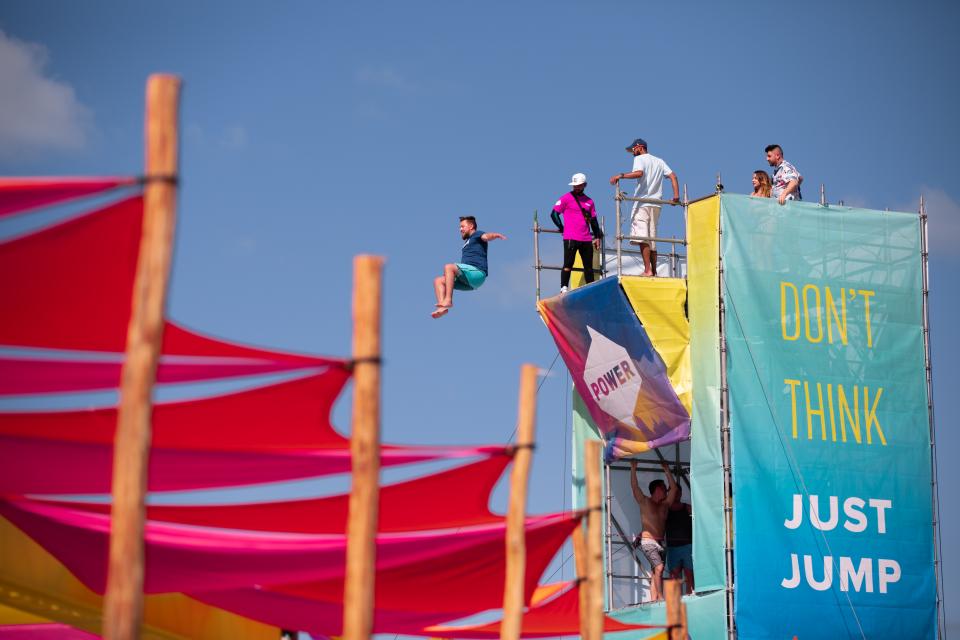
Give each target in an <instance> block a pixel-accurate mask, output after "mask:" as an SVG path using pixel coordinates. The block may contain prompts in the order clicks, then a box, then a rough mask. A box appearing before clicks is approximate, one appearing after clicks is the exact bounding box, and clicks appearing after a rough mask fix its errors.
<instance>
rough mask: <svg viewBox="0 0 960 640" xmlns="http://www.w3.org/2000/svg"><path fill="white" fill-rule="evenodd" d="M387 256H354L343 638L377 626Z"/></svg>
mask: <svg viewBox="0 0 960 640" xmlns="http://www.w3.org/2000/svg"><path fill="white" fill-rule="evenodd" d="M382 286H383V258H381V257H378V256H357V257H356V258H354V260H353V359H354V369H353V426H352V427H351V432H350V455H351V457H352V468H353V485H352V487H351V489H350V515H349V519H348V520H347V566H346V580H345V582H344V589H343V638H344V640H366V639H367V638H369V637H370V634H371V633H372V631H373V606H374V598H373V594H374V583H375V577H376V563H377V540H376V536H377V517H378V513H379V507H380V301H381V297H382Z"/></svg>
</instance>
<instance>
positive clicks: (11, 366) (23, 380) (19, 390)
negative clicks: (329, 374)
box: [0, 354, 342, 396]
mask: <svg viewBox="0 0 960 640" xmlns="http://www.w3.org/2000/svg"><path fill="white" fill-rule="evenodd" d="M117 355H118V356H119V354H117ZM325 363H329V364H332V365H335V366H342V363H341V361H338V360H324V359H321V358H315V359H310V360H306V361H304V362H294V361H278V360H265V359H257V358H225V357H197V358H189V359H184V358H180V357H171V356H161V357H160V363H159V366H158V367H157V382H158V383H159V384H168V383H182V382H202V381H207V380H222V379H225V378H236V377H241V376H253V375H263V374H270V373H282V372H286V371H295V370H299V369H307V368H315V367H321V366H324V365H325ZM121 366H122V364H121V362H120V361H119V360H117V361H113V362H111V361H104V360H102V359H97V360H78V359H70V360H64V359H52V358H21V357H2V356H0V396H5V395H26V394H35V393H54V392H74V391H93V390H97V389H116V388H118V387H119V386H120V368H121Z"/></svg>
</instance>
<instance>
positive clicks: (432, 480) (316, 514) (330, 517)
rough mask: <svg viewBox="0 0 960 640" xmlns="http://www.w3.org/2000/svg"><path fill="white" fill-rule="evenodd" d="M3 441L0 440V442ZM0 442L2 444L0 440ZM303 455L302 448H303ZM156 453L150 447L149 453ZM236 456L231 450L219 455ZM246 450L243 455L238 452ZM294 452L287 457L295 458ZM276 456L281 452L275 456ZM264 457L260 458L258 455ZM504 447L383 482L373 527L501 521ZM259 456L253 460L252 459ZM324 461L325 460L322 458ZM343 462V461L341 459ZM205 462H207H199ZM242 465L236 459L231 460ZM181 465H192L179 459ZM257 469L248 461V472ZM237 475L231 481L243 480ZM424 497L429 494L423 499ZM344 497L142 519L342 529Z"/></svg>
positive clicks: (96, 508) (179, 511)
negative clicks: (496, 495) (496, 505)
mask: <svg viewBox="0 0 960 640" xmlns="http://www.w3.org/2000/svg"><path fill="white" fill-rule="evenodd" d="M2 442H3V441H2V440H0V443H2ZM0 446H3V445H2V444H0ZM455 451H457V452H458V453H474V452H476V453H479V452H480V451H479V450H477V449H463V450H455ZM304 453H305V454H306V453H308V452H304ZM384 453H385V456H386V457H385V458H384V460H386V462H387V464H389V463H390V461H391V460H393V459H395V458H396V456H398V455H400V454H404V455H411V454H410V453H407V452H406V450H391V449H388V450H386V451H385V452H384ZM152 455H153V456H155V455H156V452H154V453H153V454H152ZM225 455H236V454H225ZM241 455H247V454H241ZM299 455H300V454H294V455H291V456H289V458H290V459H293V460H297V459H298V458H297V457H296V456H299ZM276 457H279V458H281V460H283V459H286V458H285V457H284V456H276ZM0 458H2V454H0ZM252 458H253V461H254V464H258V465H262V464H264V463H265V461H266V462H269V461H270V460H271V459H272V457H271V456H266V455H263V454H256V455H253V456H252ZM263 459H265V461H264V460H263ZM510 460H511V458H510V456H508V455H507V453H506V451H505V450H501V451H499V452H497V453H494V454H492V455H490V456H489V457H485V458H484V459H482V460H479V461H477V462H471V463H469V464H465V465H462V466H459V467H455V468H453V469H450V470H447V471H441V472H439V473H434V474H431V475H428V476H423V477H420V478H415V479H413V480H407V481H404V482H398V483H395V484H391V485H386V486H383V487H381V488H380V509H379V515H378V517H377V523H378V531H380V532H381V533H397V532H403V531H425V530H429V529H453V528H456V527H471V526H477V525H483V524H493V523H496V522H500V521H502V520H503V517H502V516H497V515H495V514H493V513H491V512H490V509H489V506H488V504H489V502H490V493H491V491H493V488H494V485H496V483H497V480H498V479H499V478H500V476H501V475H502V473H503V470H504V469H505V468H506V466H507V465H508V464H509V463H510ZM258 461H259V462H258ZM325 462H326V460H325ZM346 462H348V463H349V461H348V460H347V461H346ZM205 464H206V465H207V466H209V463H205ZM233 464H235V465H236V466H238V467H241V469H242V470H244V471H245V470H246V467H242V466H241V465H240V464H237V463H235V462H234V463H233ZM154 465H155V462H154V458H153V457H151V469H150V477H151V478H153V477H154V476H155V475H156V469H155V468H154ZM180 468H181V469H182V470H189V469H192V468H193V465H188V464H183V465H182V466H181V467H180ZM258 470H259V469H257V468H255V467H253V466H251V471H253V472H256V471H258ZM242 479H243V475H240V476H238V478H237V482H236V484H246V483H245V482H243V481H242ZM424 496H430V499H429V500H424V499H423V497H424ZM44 502H45V504H51V505H56V506H60V507H65V508H72V509H75V510H79V511H88V512H93V513H103V514H107V513H110V505H109V504H94V503H78V502H60V501H54V500H50V501H44ZM349 502H350V495H349V494H342V495H335V496H328V497H324V498H312V499H306V500H285V501H278V502H267V503H262V504H231V505H189V506H167V505H152V506H148V507H147V518H148V519H150V520H153V521H156V522H174V523H178V524H189V525H195V526H206V527H223V528H228V529H245V530H248V531H284V532H288V533H344V532H345V531H346V522H347V513H348V507H349Z"/></svg>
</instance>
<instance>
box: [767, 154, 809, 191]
mask: <svg viewBox="0 0 960 640" xmlns="http://www.w3.org/2000/svg"><path fill="white" fill-rule="evenodd" d="M764 151H766V152H767V164H769V165H770V166H771V167H774V171H773V189H772V190H771V193H770V196H771V197H773V198H776V199H777V202H779V203H780V204H783V203H784V202H786V201H787V200H803V198H802V197H801V196H800V184H801V183H802V182H803V176H802V175H800V172H799V171H797V168H796V167H795V166H793V165H792V164H790V163H789V162H787V161H786V160H784V159H783V149H781V148H780V145H778V144H771V145H767V148H766V149H764Z"/></svg>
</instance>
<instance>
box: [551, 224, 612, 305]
mask: <svg viewBox="0 0 960 640" xmlns="http://www.w3.org/2000/svg"><path fill="white" fill-rule="evenodd" d="M598 218H599V220H600V235H601V238H600V268H599V269H593V271H594V273H597V272H598V271H599V274H600V277H601V278H606V277H607V233H606V224H605V221H604V219H603V216H598ZM541 233H555V234H560V233H562V231H560V230H559V229H546V228H544V227H541V226H540V221H539V219H538V212H537V211H534V212H533V261H534V265H533V268H534V271H535V273H536V285H537V301H538V302H539V301H540V272H541V271H543V270H547V271H563V265H559V266H558V265H553V264H541V263H540V234H541ZM592 266H593V265H591V267H592ZM570 270H571V271H576V272H578V273H583V272H585V271H586V269H585V268H580V267H572V268H571V269H570Z"/></svg>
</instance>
